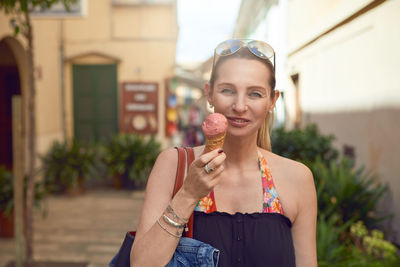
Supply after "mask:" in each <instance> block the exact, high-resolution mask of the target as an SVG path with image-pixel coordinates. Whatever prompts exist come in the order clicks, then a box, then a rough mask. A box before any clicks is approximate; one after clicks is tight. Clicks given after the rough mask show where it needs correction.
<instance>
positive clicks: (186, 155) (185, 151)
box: [173, 147, 194, 238]
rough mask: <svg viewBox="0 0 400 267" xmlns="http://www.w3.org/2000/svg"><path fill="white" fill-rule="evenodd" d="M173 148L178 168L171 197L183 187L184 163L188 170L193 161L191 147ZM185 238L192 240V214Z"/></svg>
mask: <svg viewBox="0 0 400 267" xmlns="http://www.w3.org/2000/svg"><path fill="white" fill-rule="evenodd" d="M175 148H176V150H177V151H178V167H177V170H176V177H175V185H174V191H173V196H175V194H176V193H177V192H178V190H179V189H180V188H181V187H182V185H183V179H184V178H185V163H186V168H187V170H189V167H190V164H192V162H193V160H194V152H193V148H191V147H185V148H182V147H175ZM186 237H190V238H193V213H192V215H190V218H189V222H188V231H187V232H186Z"/></svg>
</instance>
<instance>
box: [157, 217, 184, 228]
mask: <svg viewBox="0 0 400 267" xmlns="http://www.w3.org/2000/svg"><path fill="white" fill-rule="evenodd" d="M162 217H163V219H164V222H166V223H168V224H169V225H171V226H173V227H176V228H185V227H186V223H184V224H180V223H177V222H176V221H174V220H172V219H171V218H170V217H168V216H167V215H165V214H163V215H162Z"/></svg>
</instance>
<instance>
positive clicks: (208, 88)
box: [204, 83, 213, 105]
mask: <svg viewBox="0 0 400 267" xmlns="http://www.w3.org/2000/svg"><path fill="white" fill-rule="evenodd" d="M204 96H205V97H206V98H207V101H208V103H210V105H212V104H213V103H212V99H211V96H212V92H211V86H210V83H206V84H205V85H204Z"/></svg>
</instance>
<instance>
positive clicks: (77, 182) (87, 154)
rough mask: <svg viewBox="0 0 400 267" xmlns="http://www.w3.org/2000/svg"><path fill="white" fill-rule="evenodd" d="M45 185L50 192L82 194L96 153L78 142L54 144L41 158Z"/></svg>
mask: <svg viewBox="0 0 400 267" xmlns="http://www.w3.org/2000/svg"><path fill="white" fill-rule="evenodd" d="M41 160H42V171H43V176H44V184H45V187H46V189H47V190H48V191H49V192H53V193H68V194H72V195H74V194H81V193H83V192H84V180H85V179H86V178H87V177H88V174H89V172H90V169H91V168H92V167H93V165H94V160H95V152H94V149H93V148H92V147H90V146H89V145H84V144H82V143H80V142H78V141H77V140H73V141H72V143H71V144H68V142H54V143H53V145H52V146H51V147H50V149H49V151H48V152H47V153H46V154H45V155H44V156H42V157H41Z"/></svg>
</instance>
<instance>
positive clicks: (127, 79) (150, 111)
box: [0, 0, 178, 164]
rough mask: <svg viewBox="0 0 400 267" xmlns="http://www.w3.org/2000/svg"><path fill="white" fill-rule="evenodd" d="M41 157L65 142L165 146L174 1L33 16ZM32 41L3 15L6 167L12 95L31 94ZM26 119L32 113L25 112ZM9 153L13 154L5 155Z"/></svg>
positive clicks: (0, 101) (84, 0) (0, 49)
mask: <svg viewBox="0 0 400 267" xmlns="http://www.w3.org/2000/svg"><path fill="white" fill-rule="evenodd" d="M32 24H33V29H34V32H33V35H34V61H35V69H34V73H35V78H36V86H37V95H36V99H35V101H36V102H35V103H36V118H37V121H36V129H37V148H38V153H43V152H45V151H46V150H47V148H48V147H49V145H50V144H51V143H52V142H53V141H54V140H61V139H62V138H63V136H64V135H66V137H67V138H68V139H71V138H73V137H75V138H78V139H83V140H89V141H99V140H101V139H102V138H104V137H108V136H110V135H113V134H115V133H117V132H120V131H123V132H136V133H142V134H154V135H156V137H157V139H158V140H160V141H161V142H162V143H163V144H164V145H165V144H166V143H168V139H167V138H166V133H165V115H164V114H165V107H166V105H165V98H166V94H165V87H166V86H165V80H166V78H168V77H171V76H172V74H173V70H174V65H175V54H176V43H177V36H178V25H177V13H176V0H81V1H78V3H77V4H76V5H74V6H73V9H72V12H71V13H66V12H65V11H64V10H63V7H62V6H60V5H59V6H54V8H53V9H52V10H50V11H48V12H44V13H43V12H40V11H36V12H35V14H33V15H32ZM26 46H27V44H26V41H25V39H24V38H23V37H22V36H21V34H19V35H18V36H17V37H14V35H13V29H12V28H11V27H10V17H7V16H6V15H5V14H4V13H3V12H2V13H1V14H0V107H1V108H0V123H1V124H0V142H1V143H0V147H1V149H0V151H1V153H2V155H1V157H0V158H1V159H2V162H0V164H2V163H3V164H4V163H5V161H7V160H8V161H9V160H11V158H12V157H11V143H12V142H11V96H12V95H22V96H24V95H25V94H26V93H25V92H26V91H27V90H28V84H27V80H28V79H27V77H28V68H27V54H26ZM23 109H24V112H25V113H26V112H27V107H26V106H24V107H23ZM4 147H7V148H10V149H8V150H7V151H8V152H6V150H5V149H3V148H4Z"/></svg>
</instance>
